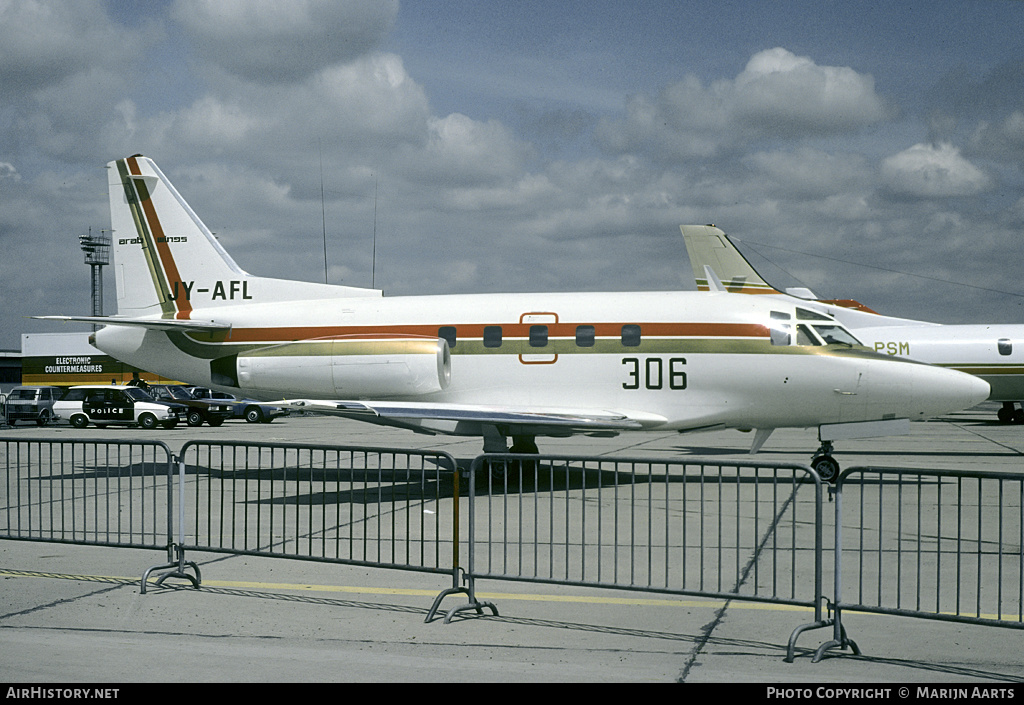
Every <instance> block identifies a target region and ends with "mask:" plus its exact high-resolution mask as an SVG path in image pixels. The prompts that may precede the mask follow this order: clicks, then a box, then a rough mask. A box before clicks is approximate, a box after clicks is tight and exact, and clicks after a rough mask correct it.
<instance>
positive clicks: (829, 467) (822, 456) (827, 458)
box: [811, 441, 839, 483]
mask: <svg viewBox="0 0 1024 705" xmlns="http://www.w3.org/2000/svg"><path fill="white" fill-rule="evenodd" d="M811 469H812V470H814V472H816V473H818V477H820V478H821V480H822V482H828V483H834V482H835V481H836V478H838V477H839V463H838V462H836V459H835V458H833V457H832V442H831V441H822V442H821V447H820V448H818V450H817V451H816V452H815V453H814V457H813V458H811Z"/></svg>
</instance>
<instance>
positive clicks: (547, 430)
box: [275, 399, 668, 436]
mask: <svg viewBox="0 0 1024 705" xmlns="http://www.w3.org/2000/svg"><path fill="white" fill-rule="evenodd" d="M275 404H277V405H279V406H284V407H287V408H289V409H293V410H296V411H300V410H301V411H305V412H308V413H314V414H325V415H329V416H342V417H347V418H352V419H358V420H360V421H369V422H371V423H377V424H381V425H387V426H400V427H403V428H409V429H412V430H417V431H420V432H423V433H451V434H458V435H478V434H479V433H480V430H481V429H482V428H483V427H485V426H493V427H498V428H502V429H507V430H509V432H510V433H512V434H520V433H521V434H524V435H526V434H528V435H533V434H536V435H546V436H567V435H571V434H576V433H583V434H591V435H615V434H617V433H619V432H620V431H636V430H641V429H645V428H656V427H658V426H660V425H662V424H665V423H667V421H668V420H667V419H666V418H665V417H663V416H659V415H657V414H648V413H643V412H635V411H628V412H625V411H611V410H600V409H525V408H520V407H504V406H485V405H478V404H437V403H431V402H388V401H343V400H326V399H286V400H284V401H278V402H275Z"/></svg>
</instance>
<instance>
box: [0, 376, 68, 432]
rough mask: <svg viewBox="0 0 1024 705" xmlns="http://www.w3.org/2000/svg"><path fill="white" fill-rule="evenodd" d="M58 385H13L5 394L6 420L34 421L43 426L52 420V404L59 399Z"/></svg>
mask: <svg viewBox="0 0 1024 705" xmlns="http://www.w3.org/2000/svg"><path fill="white" fill-rule="evenodd" d="M61 394H63V390H62V389H61V388H60V387H34V386H33V387H15V388H14V389H12V390H11V393H10V394H8V395H7V405H6V413H7V422H8V423H9V424H10V425H12V426H13V425H14V423H15V422H16V421H34V422H35V423H36V424H38V425H40V426H45V425H46V424H48V423H49V422H50V421H51V420H53V418H54V417H53V404H54V402H55V401H57V400H58V399H60V397H61Z"/></svg>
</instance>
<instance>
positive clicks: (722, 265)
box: [679, 225, 780, 294]
mask: <svg viewBox="0 0 1024 705" xmlns="http://www.w3.org/2000/svg"><path fill="white" fill-rule="evenodd" d="M679 229H680V230H681V231H682V233H683V239H684V240H685V242H686V252H687V254H689V256H690V264H691V265H692V267H693V276H694V279H696V280H697V289H698V290H700V291H709V290H711V289H712V287H713V286H714V282H712V281H709V279H708V276H707V275H706V272H705V268H710V270H711V272H712V273H714V274H715V275H717V277H718V280H719V282H720V283H721V285H722V286H724V288H725V290H726V291H730V292H734V293H741V294H778V293H780V292H779V291H778V290H776V289H775V288H774V287H773V286H771V285H770V284H769V283H768V282H766V281H765V280H764V279H762V278H761V275H760V274H758V273H757V271H756V270H755V269H754V268H753V267H752V266H751V265H750V262H748V261H747V259H746V257H744V256H743V255H742V254H740V251H739V250H737V249H736V246H735V245H733V244H732V242H731V241H730V240H729V236H728V235H726V234H725V233H724V232H722V231H721V230H719V229H718V228H716V227H715V226H714V225H680V226H679Z"/></svg>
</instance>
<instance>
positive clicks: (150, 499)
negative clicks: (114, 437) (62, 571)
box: [0, 438, 175, 556]
mask: <svg viewBox="0 0 1024 705" xmlns="http://www.w3.org/2000/svg"><path fill="white" fill-rule="evenodd" d="M174 469H175V465H174V463H173V460H172V455H171V452H170V449H168V447H167V446H166V445H164V444H163V443H160V442H154V441H96V440H83V439H68V440H60V441H51V440H32V439H24V438H23V439H17V438H4V439H0V474H2V479H0V483H2V491H3V501H2V502H0V538H10V539H24V540H32V541H48V542H56V543H79V544H95V545H103V546H122V547H128V548H151V549H166V550H167V551H168V556H170V555H171V550H172V549H171V547H172V544H173V542H174V538H173V507H174V498H173V496H172V487H173V477H172V474H173V471H174Z"/></svg>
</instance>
